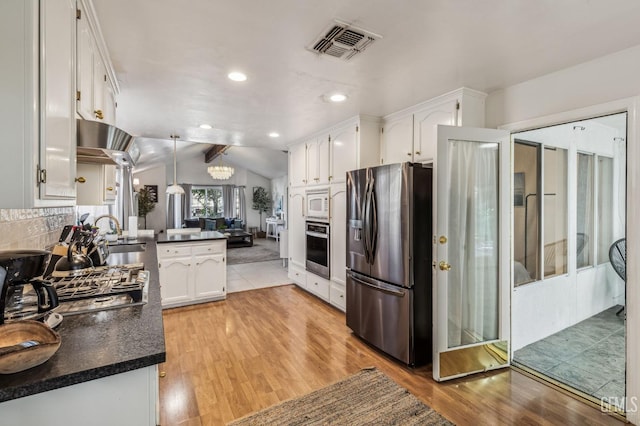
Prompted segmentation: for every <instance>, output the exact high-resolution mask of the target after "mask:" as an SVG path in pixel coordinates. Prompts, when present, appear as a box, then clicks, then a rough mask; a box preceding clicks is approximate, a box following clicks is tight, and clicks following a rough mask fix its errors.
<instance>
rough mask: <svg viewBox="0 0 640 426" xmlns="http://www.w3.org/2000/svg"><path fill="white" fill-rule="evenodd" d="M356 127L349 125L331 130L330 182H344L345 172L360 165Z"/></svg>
mask: <svg viewBox="0 0 640 426" xmlns="http://www.w3.org/2000/svg"><path fill="white" fill-rule="evenodd" d="M357 128H358V127H357V126H356V125H351V126H347V127H344V128H342V129H337V130H335V131H333V132H331V173H330V175H329V181H330V182H331V183H336V182H345V180H346V175H347V172H348V171H351V170H355V169H358V168H359V167H360V165H359V164H358V132H357V130H356V129H357Z"/></svg>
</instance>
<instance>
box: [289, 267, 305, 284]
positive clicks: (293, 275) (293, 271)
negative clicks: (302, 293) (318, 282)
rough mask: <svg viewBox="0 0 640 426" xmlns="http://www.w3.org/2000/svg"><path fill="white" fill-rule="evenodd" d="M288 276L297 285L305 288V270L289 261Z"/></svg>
mask: <svg viewBox="0 0 640 426" xmlns="http://www.w3.org/2000/svg"><path fill="white" fill-rule="evenodd" d="M289 278H290V279H291V280H293V282H294V283H296V284H297V285H298V286H300V287H302V288H307V271H306V270H305V269H304V268H301V267H299V266H298V265H295V264H293V263H291V262H289Z"/></svg>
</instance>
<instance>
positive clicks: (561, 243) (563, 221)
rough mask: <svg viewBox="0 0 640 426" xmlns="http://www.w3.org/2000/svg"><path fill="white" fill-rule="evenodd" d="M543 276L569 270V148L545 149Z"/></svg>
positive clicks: (563, 272)
mask: <svg viewBox="0 0 640 426" xmlns="http://www.w3.org/2000/svg"><path fill="white" fill-rule="evenodd" d="M543 161H544V166H543V167H544V170H543V175H544V201H543V203H544V214H543V216H542V217H543V221H544V232H543V235H544V237H543V241H544V251H543V255H544V276H545V277H552V276H554V275H560V274H566V273H567V217H568V212H567V207H568V198H567V150H566V149H560V148H552V147H545V148H544V159H543Z"/></svg>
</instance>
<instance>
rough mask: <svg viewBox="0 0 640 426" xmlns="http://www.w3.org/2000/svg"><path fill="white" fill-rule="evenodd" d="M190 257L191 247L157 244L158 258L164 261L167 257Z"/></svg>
mask: <svg viewBox="0 0 640 426" xmlns="http://www.w3.org/2000/svg"><path fill="white" fill-rule="evenodd" d="M184 256H191V246H186V247H184V246H182V245H180V244H158V257H160V258H163V259H166V258H168V257H184Z"/></svg>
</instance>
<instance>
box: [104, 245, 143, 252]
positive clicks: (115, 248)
mask: <svg viewBox="0 0 640 426" xmlns="http://www.w3.org/2000/svg"><path fill="white" fill-rule="evenodd" d="M146 249H147V244H146V243H133V244H114V245H109V253H134V252H140V251H145V250H146Z"/></svg>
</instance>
